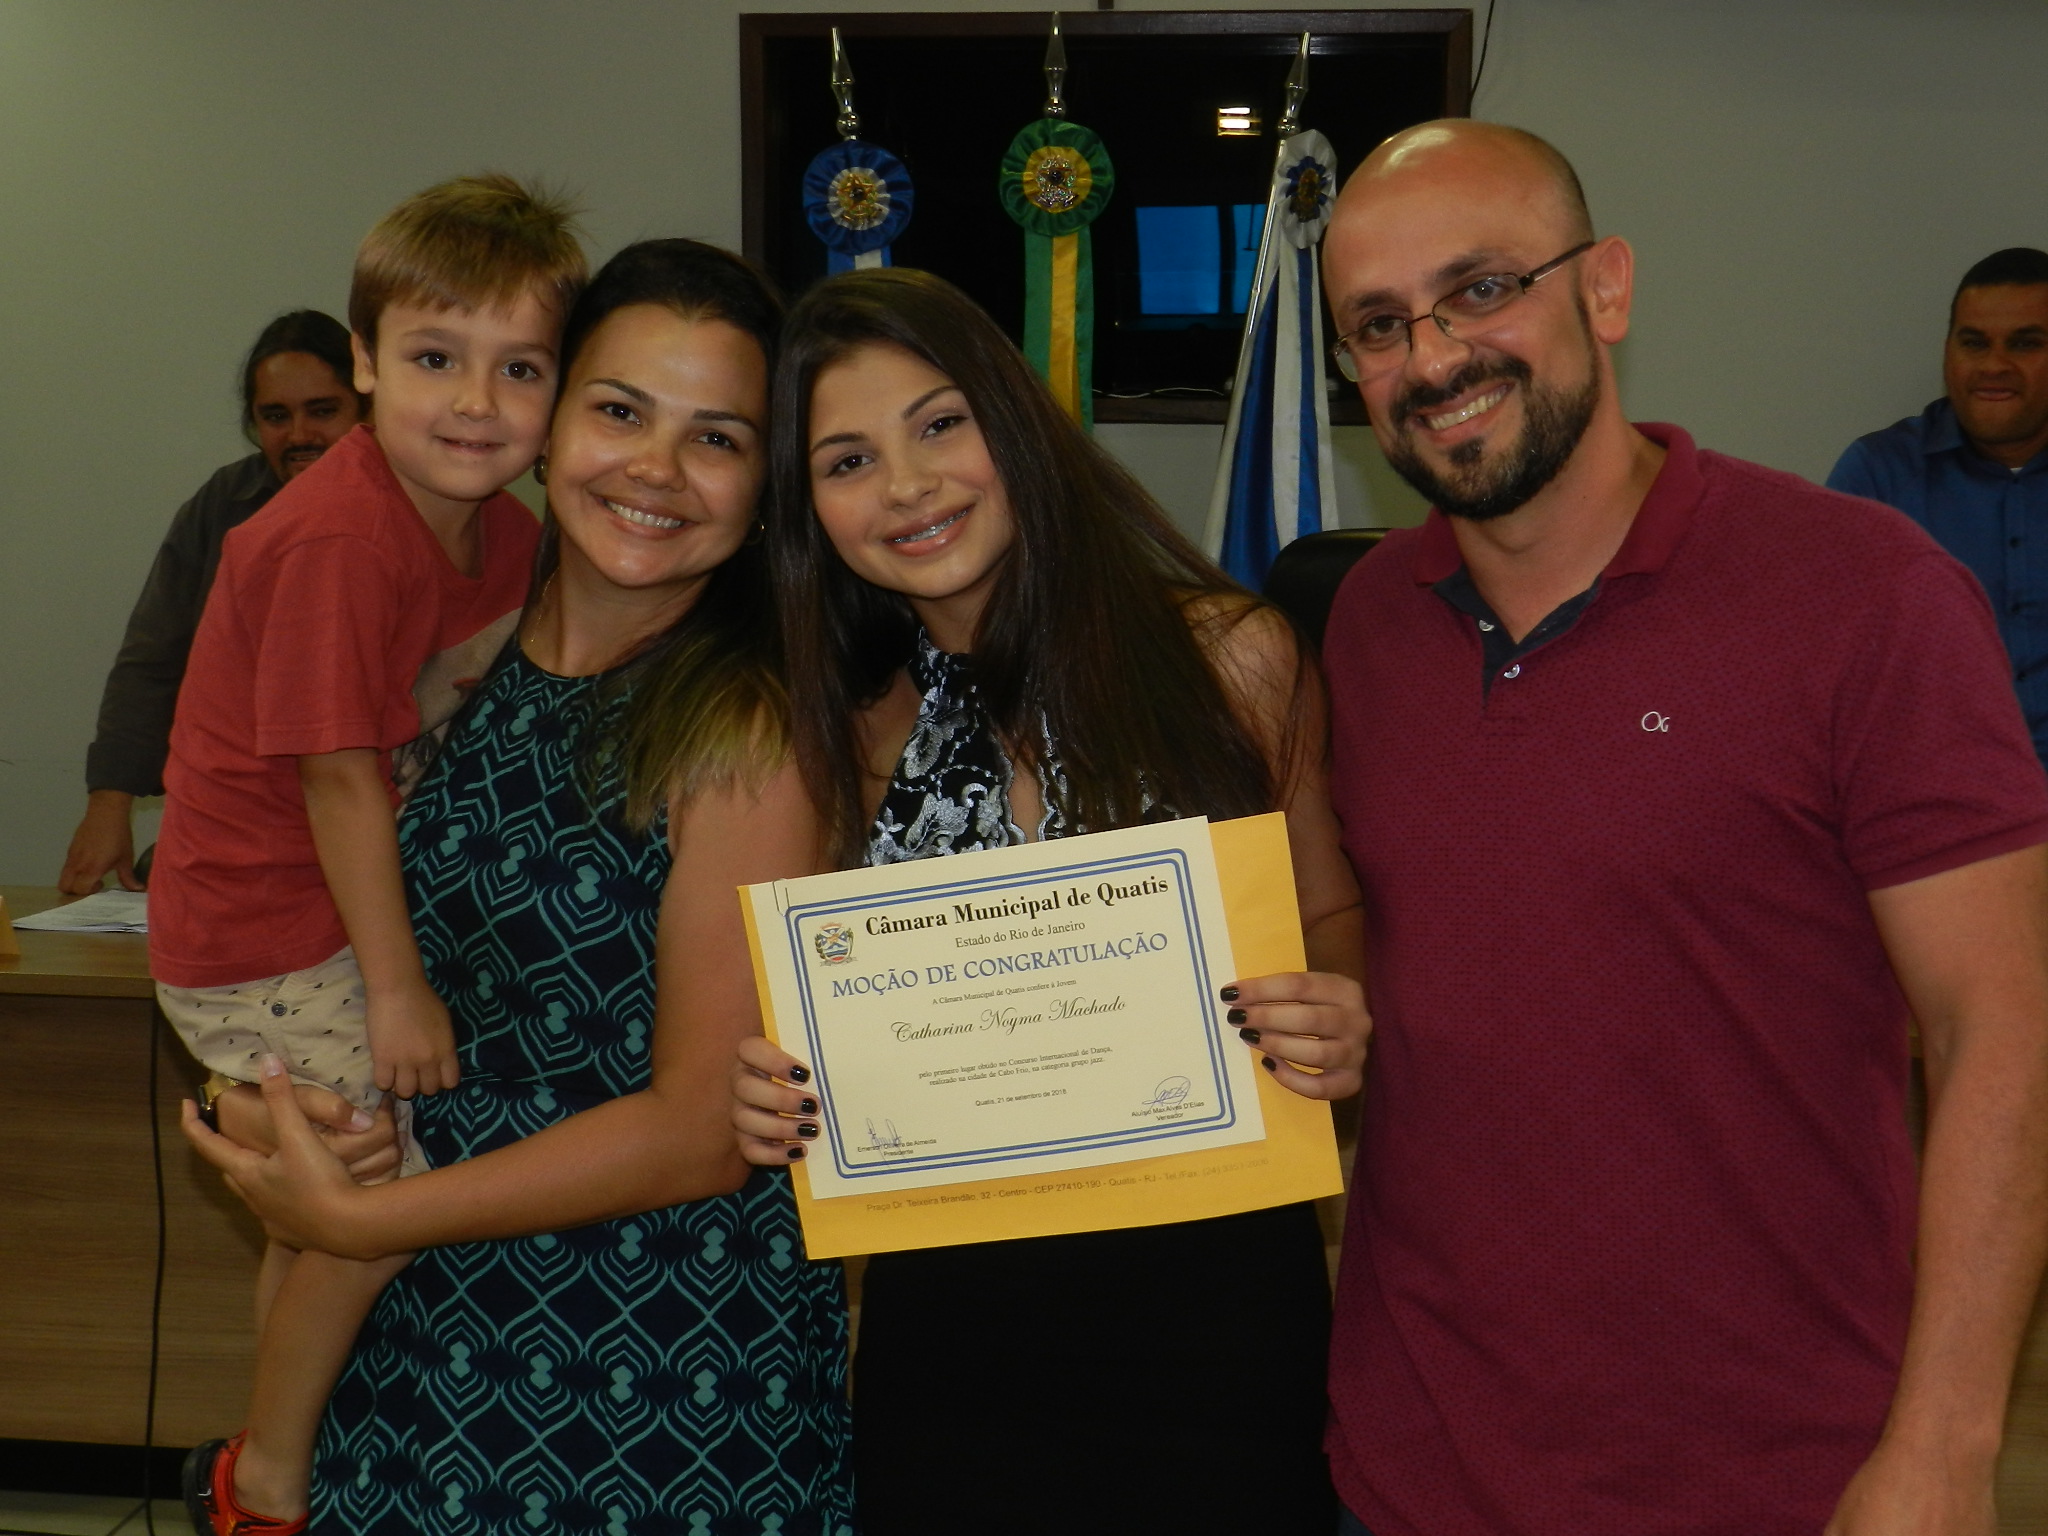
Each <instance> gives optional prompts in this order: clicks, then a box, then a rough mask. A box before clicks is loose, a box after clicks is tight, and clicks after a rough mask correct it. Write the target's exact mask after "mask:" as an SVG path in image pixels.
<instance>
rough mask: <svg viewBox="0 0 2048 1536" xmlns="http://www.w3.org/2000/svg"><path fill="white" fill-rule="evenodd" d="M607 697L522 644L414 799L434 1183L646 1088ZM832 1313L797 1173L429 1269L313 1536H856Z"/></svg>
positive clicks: (387, 1316)
mask: <svg viewBox="0 0 2048 1536" xmlns="http://www.w3.org/2000/svg"><path fill="white" fill-rule="evenodd" d="M596 708H597V681H596V680H595V679H587V678H581V679H579V678H560V677H555V676H553V675H551V674H548V673H545V672H543V671H541V670H540V669H539V668H537V667H535V666H534V665H533V664H532V663H531V662H529V661H527V660H526V659H525V658H524V657H523V656H521V655H518V654H517V653H516V651H515V653H514V654H513V655H512V657H511V659H510V660H509V661H508V662H507V664H506V665H505V666H503V667H502V668H501V669H500V670H499V671H498V672H497V673H496V675H495V676H494V677H493V678H492V679H491V680H490V681H489V682H488V683H486V684H485V685H484V690H483V696H482V697H481V698H480V699H479V700H478V702H477V704H476V707H475V708H474V709H473V710H472V711H471V713H470V714H469V716H468V717H467V719H466V720H465V721H463V722H461V723H460V724H459V726H458V729H457V733H456V735H455V736H454V738H453V739H452V740H451V741H450V743H449V745H448V747H447V749H446V751H445V752H444V753H443V755H442V757H441V760H440V762H439V763H438V764H437V765H436V766H435V768H434V770H433V772H432V773H431V774H430V775H429V777H428V779H427V781H426V782H425V783H424V784H422V786H421V787H420V789H419V791H418V792H417V793H416V794H415V795H414V797H413V799H412V801H411V802H410V804H409V805H408V806H407V807H406V810H405V814H404V816H403V819H402V821H401V824H400V836H399V841H400V846H401V849H402V850H403V854H404V860H405V870H406V878H407V882H408V885H409V888H410V894H411V900H412V912H413V923H414V926H415V928H416V930H417V932H418V934H419V942H420V952H421V955H422V957H423V958H424V959H425V961H426V966H427V973H428V976H429V977H430V978H431V980H432V981H433V983H434V987H435V989H436V990H437V991H438V992H439V993H440V994H441V996H442V997H443V998H445V999H446V1000H447V1003H448V1007H449V1011H450V1013H451V1014H452V1015H453V1016H454V1020H455V1032H456V1039H457V1042H458V1045H459V1049H460V1053H461V1060H462V1083H461V1086H460V1087H458V1088H456V1089H455V1090H453V1091H451V1092H448V1093H443V1094H440V1095H438V1096H436V1097H433V1098H426V1099H420V1100H417V1101H415V1103H416V1112H415V1119H414V1125H415V1128H416V1130H417V1133H418V1136H419V1139H420V1142H421V1144H422V1146H423V1147H424V1148H425V1150H426V1153H427V1155H428V1157H429V1158H430V1159H431V1160H432V1161H433V1162H434V1163H435V1164H436V1165H441V1164H445V1163H450V1162H454V1161H455V1160H457V1159H459V1158H465V1157H475V1156H478V1155H480V1154H482V1153H484V1152H488V1151H490V1150H491V1149H493V1148H495V1147H502V1146H505V1145H506V1144H508V1143H510V1142H513V1141H516V1140H518V1139H519V1138H521V1137H523V1136H530V1135H532V1134H533V1133H534V1132H536V1131H539V1130H541V1129H543V1128H544V1127H546V1126H549V1125H553V1124H554V1123H556V1122H557V1121H560V1120H562V1119H565V1118H566V1117H568V1116H569V1115H572V1114H574V1113H576V1112H577V1111H578V1110H581V1109H587V1108H589V1107H590V1106H592V1105H594V1104H599V1103H602V1102H604V1101H605V1100H607V1099H611V1098H615V1097H618V1096H620V1095H623V1094H629V1093H633V1092H635V1091H636V1090H638V1089H641V1088H644V1087H645V1086H646V1085H647V1082H648V1044H649V1036H650V1033H651V1032H652V1030H653V1027H654V940H655V917H656V912H657V910H658V908H659V906H660V902H661V891H662V885H663V882H664V881H665V880H666V879H667V877H668V868H669V855H668V847H667V842H666V838H665V835H664V833H663V829H662V828H661V827H659V826H657V827H656V828H655V829H654V831H653V832H652V833H651V834H650V835H647V836H637V835H635V834H633V833H631V832H629V831H627V830H626V829H625V828H624V827H623V826H622V824H621V823H620V820H619V817H618V811H619V804H620V797H619V795H618V793H617V791H616V788H615V787H613V788H612V789H611V790H610V791H609V792H605V791H603V790H600V791H598V792H597V793H596V794H595V796H594V798H596V799H597V801H598V802H599V803H600V804H601V805H602V806H603V811H602V813H601V814H598V815H596V816H593V815H592V814H591V813H590V811H589V809H588V807H589V804H590V801H589V800H587V799H586V797H585V791H584V788H583V786H584V785H585V784H586V782H587V779H586V776H585V775H586V770H585V767H584V763H583V761H582V760H581V758H580V755H579V747H580V745H581V742H582V739H583V738H584V736H585V735H586V734H587V732H588V730H589V728H590V725H591V722H592V718H593V715H594V713H595V710H596ZM845 1362H846V1310H845V1299H844V1294H843V1287H842V1283H841V1275H840V1269H839V1266H838V1265H837V1264H836V1263H832V1264H813V1263H809V1262H807V1261H806V1260H805V1258H804V1253H803V1240H802V1236H801V1234H800V1232H799V1230H798V1227H797V1218H796V1209H795V1206H794V1204H793V1202H792V1200H791V1198H790V1192H789V1184H788V1176H787V1175H786V1174H784V1173H780V1172H774V1173H771V1172H768V1171H766V1170H762V1169H756V1170H755V1172H754V1176H753V1178H752V1180H751V1181H750V1182H749V1183H748V1184H747V1186H746V1188H745V1189H743V1190H742V1191H740V1192H739V1193H738V1194H736V1195H727V1196H722V1197H719V1198H716V1199H710V1200H699V1201H696V1202H693V1203H691V1204H688V1205H679V1206H675V1207H672V1208H670V1209H668V1210H662V1211H650V1212H648V1213H647V1214H645V1215H641V1216H632V1217H628V1218H626V1219H624V1220H620V1221H606V1222H599V1223H597V1224H595V1225H593V1226H587V1227H580V1228H577V1229H575V1230H573V1231H568V1232H557V1233H551V1234H548V1235H545V1236H540V1237H530V1238H518V1239H512V1240H509V1241H503V1242H482V1243H459V1244H455V1245H453V1246H449V1247H444V1248H435V1249H430V1250H428V1251H427V1252H425V1253H423V1254H421V1255H420V1257H419V1258H418V1259H417V1260H416V1261H415V1262H414V1263H413V1264H412V1265H411V1267H410V1268H408V1269H407V1270H406V1271H405V1272H404V1273H403V1274H401V1275H400V1276H399V1277H398V1279H397V1280H396V1281H394V1282H393V1283H392V1284H391V1286H390V1287H389V1288H388V1289H387V1290H386V1291H385V1293H384V1295H383V1298H382V1299H381V1300H380V1301H379V1303H378V1305H377V1308H376V1311H375V1313H374V1314H373V1315H372V1316H371V1318H370V1321H369V1322H368V1324H367V1325H366V1326H365V1327H364V1329H363V1332H362V1336H361V1338H360V1339H358V1341H357V1344H356V1349H355V1353H354V1356H353V1357H352V1358H351V1360H350V1362H349V1365H348V1368H347V1370H346V1371H345V1373H344V1374H343V1377H342V1380H341V1384H340V1386H339V1387H338V1389H337V1390H336V1392H335V1394H334V1399H333V1402H332V1403H331V1405H330V1406H329V1409H328V1413H327V1419H326V1422H325V1423H324V1424H323V1425H322V1427H321V1433H320V1444H319V1450H318V1454H317V1456H316V1458H315V1474H314V1487H313V1520H312V1526H311V1528H312V1530H313V1531H315V1532H322V1533H329V1536H342V1533H347V1536H371V1533H375V1536H387V1533H388V1536H401V1533H403V1536H412V1533H415V1532H423V1533H435V1536H457V1533H462V1536H472V1533H479V1536H480V1533H486V1532H491V1533H497V1532H504V1533H514V1532H516V1533H519V1536H532V1533H535V1532H545V1533H556V1532H560V1533H565V1536H566V1533H576V1532H591V1533H598V1536H668V1533H674V1536H742V1533H744V1536H847V1533H850V1532H851V1531H852V1529H853V1508H852V1492H851V1485H850V1478H851V1472H850V1462H849V1457H848V1446H847V1406H846V1364H845Z"/></svg>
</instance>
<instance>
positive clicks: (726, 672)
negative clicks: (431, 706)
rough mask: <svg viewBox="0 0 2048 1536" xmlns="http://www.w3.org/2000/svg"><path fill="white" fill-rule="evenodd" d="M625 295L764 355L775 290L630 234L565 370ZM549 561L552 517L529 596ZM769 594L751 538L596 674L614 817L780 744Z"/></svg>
mask: <svg viewBox="0 0 2048 1536" xmlns="http://www.w3.org/2000/svg"><path fill="white" fill-rule="evenodd" d="M634 304H654V305H659V306H660V307H662V308H664V309H668V310H672V311H674V312H675V313H676V314H678V315H681V316H682V317H683V318H684V319H686V320H719V321H723V322H724V323H725V324H727V325H730V326H733V327H735V328H737V329H739V330H741V331H744V332H746V333H747V334H748V335H749V336H751V337H753V338H754V339H755V340H756V341H758V342H759V343H760V344H761V351H762V355H763V356H764V357H765V359H766V360H767V363H768V365H769V367H770V368H773V367H774V365H775V348H776V339H777V334H778V332H779V330H780V328H781V324H782V301H781V299H780V298H779V297H778V296H777V295H776V293H775V290H774V288H773V287H772V286H771V285H770V283H769V281H768V279H767V278H766V277H764V276H762V274H761V273H760V272H759V271H758V270H757V269H756V268H755V267H754V266H753V265H752V264H751V263H750V262H747V261H745V260H742V259H741V258H740V257H738V256H735V255H733V254H732V253H731V252H730V251H723V250H720V249H719V248H718V247H717V246H715V245H705V244H704V243H702V242H701V241H697V240H642V241H640V242H639V243H638V244H635V245H629V246H627V247H626V248H625V249H624V250H622V251H620V252H619V253H618V254H617V255H616V256H614V257H612V259H611V260H610V261H608V262H606V263H605V264H604V266H603V268H602V269H601V270H600V271H599V272H598V274H597V275H596V276H595V277H594V278H592V279H591V280H590V286H589V287H587V288H585V289H584V290H583V292H582V295H581V296H580V297H579V298H578V299H577V301H576V304H575V307H574V308H572V309H571V310H570V312H569V319H568V323H567V324H566V325H565V326H564V327H563V331H562V353H561V356H562V365H561V375H560V376H561V378H562V379H563V381H564V382H566V381H567V379H568V377H569V374H570V371H571V370H572V369H573V367H574V366H575V362H576V358H577V355H578V354H579V353H580V352H581V351H582V350H583V347H584V344H585V343H586V342H588V341H589V340H590V338H591V336H592V334H593V333H595V332H596V330H597V328H598V327H599V326H600V325H602V324H603V323H604V322H605V321H606V320H607V319H609V318H610V317H611V315H612V314H613V313H614V312H616V311H618V310H621V309H624V308H626V307H628V306H629V305H634ZM560 562H561V542H560V533H559V531H558V530H557V528H556V527H555V523H554V519H553V517H552V516H550V517H549V518H548V519H547V520H546V523H545V526H544V528H543V531H542V534H541V547H540V553H539V554H538V555H537V556H536V558H535V560H534V568H533V586H532V588H531V591H530V592H529V594H528V597H527V605H528V607H529V608H532V607H533V606H535V605H536V604H538V602H539V600H540V598H541V595H542V594H543V593H544V592H546V590H547V585H548V582H549V580H550V579H551V578H552V577H553V576H554V573H555V569H556V567H557V566H558V565H559V564H560ZM777 640H778V637H777V634H776V627H775V605H774V603H773V602H772V601H771V593H770V590H769V585H768V570H767V562H766V561H765V559H764V558H763V555H762V549H761V546H760V543H759V541H758V540H752V541H750V542H748V543H747V544H744V545H742V546H741V547H740V548H739V550H738V551H736V552H735V553H734V555H733V557H732V558H731V559H730V560H728V561H726V562H725V564H723V565H721V566H720V567H718V569H717V570H715V571H713V572H712V573H711V579H710V580H709V581H708V582H706V583H705V586H704V590H703V592H702V593H701V594H700V595H699V597H698V599H697V601H696V602H695V603H694V604H693V605H692V606H691V608H690V611H689V612H688V613H686V614H684V615H683V617H682V618H680V619H679V620H677V621H676V623H675V624H674V625H673V626H671V627H670V628H669V629H667V630H665V631H663V632H662V633H661V634H659V635H657V636H655V637H654V638H653V639H651V640H649V641H648V642H647V643H646V644H645V645H644V646H642V647H641V649H640V650H639V651H638V652H637V653H636V654H635V655H634V656H632V657H631V658H630V660H628V661H627V662H626V663H625V664H624V665H623V666H621V667H619V668H617V669H616V670H615V671H613V672H612V674H611V675H610V676H609V677H607V678H606V680H605V683H604V688H603V693H602V695H601V699H602V704H601V710H602V714H601V718H600V723H599V726H598V728H597V729H596V730H595V731H594V732H593V733H592V738H591V739H592V747H591V759H590V761H591V763H592V765H593V767H594V768H595V769H596V770H597V771H598V772H599V773H600V774H609V773H614V772H615V773H617V774H619V775H620V776H621V778H622V779H623V782H624V788H625V794H626V820H627V822H628V824H630V825H632V826H634V827H637V828H642V829H644V828H646V827H647V826H648V825H649V824H650V823H651V822H652V821H653V819H654V817H655V815H656V814H657V813H658V812H659V811H660V810H661V808H662V807H663V806H664V805H666V804H667V803H668V802H669V800H670V799H671V798H672V797H675V796H679V795H680V796H685V797H687V796H688V795H690V794H692V793H694V792H695V791H697V790H699V789H702V788H705V787H707V786H709V785H712V784H716V783H721V782H728V781H730V780H732V779H733V778H734V777H736V776H751V775H754V774H758V773H759V772H760V771H761V770H762V769H764V768H766V767H768V766H771V765H772V764H773V763H774V762H776V761H778V760H779V759H780V758H781V757H782V755H783V754H784V753H785V752H786V751H787V750H788V717H789V709H788V702H787V699H786V697H785V695H784V692H783V687H782V679H781V669H780V667H779V666H778V665H777V661H776V656H777V650H778V645H777Z"/></svg>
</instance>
